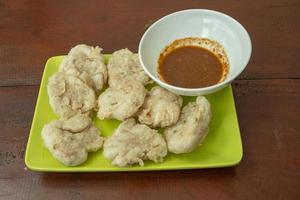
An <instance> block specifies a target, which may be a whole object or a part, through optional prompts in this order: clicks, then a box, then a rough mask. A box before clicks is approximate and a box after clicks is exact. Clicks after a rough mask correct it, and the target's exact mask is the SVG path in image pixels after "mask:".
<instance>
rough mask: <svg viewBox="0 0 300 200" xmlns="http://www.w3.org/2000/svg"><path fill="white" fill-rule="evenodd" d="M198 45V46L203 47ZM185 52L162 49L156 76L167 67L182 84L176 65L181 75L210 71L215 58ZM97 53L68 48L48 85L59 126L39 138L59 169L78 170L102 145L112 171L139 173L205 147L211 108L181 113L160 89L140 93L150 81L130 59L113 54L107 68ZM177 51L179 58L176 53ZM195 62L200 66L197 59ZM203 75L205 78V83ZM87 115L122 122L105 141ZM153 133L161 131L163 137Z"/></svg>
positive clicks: (178, 100)
mask: <svg viewBox="0 0 300 200" xmlns="http://www.w3.org/2000/svg"><path fill="white" fill-rule="evenodd" d="M205 41H206V40H203V41H202V42H203V44H205V45H209V43H205ZM185 42H187V41H185ZM185 44H186V43H185ZM188 44H189V45H190V46H184V47H182V46H180V45H181V42H180V41H175V42H174V44H173V45H175V47H176V48H177V47H178V48H177V49H175V50H170V48H171V46H170V47H168V48H167V49H166V52H167V53H166V55H163V54H161V56H165V58H163V60H161V62H162V63H160V64H163V65H162V67H164V68H163V69H162V68H159V69H160V70H161V69H162V70H166V71H163V73H164V72H167V71H168V70H169V71H172V70H173V68H172V67H174V70H175V73H177V76H178V77H181V78H187V77H188V76H187V77H186V75H184V74H183V75H182V73H181V72H178V71H177V72H176V70H178V69H179V67H178V66H179V65H180V66H181V67H186V71H188V70H190V68H188V67H187V65H188V63H190V64H194V65H196V66H198V67H200V68H201V67H203V66H208V67H209V68H210V67H211V65H214V64H212V61H211V60H210V61H209V59H218V58H217V57H216V56H215V55H214V56H215V58H212V57H210V56H212V55H210V54H213V53H211V52H206V51H208V50H205V49H200V48H199V47H195V46H192V44H191V43H188ZM176 45H177V46H176ZM205 45H204V46H205ZM184 48H186V49H184ZM194 48H198V49H194ZM201 48H202V47H201ZM101 50H102V49H100V48H99V47H91V46H87V45H77V46H75V47H74V48H72V49H71V50H70V52H69V54H68V56H66V57H65V58H64V60H63V61H62V63H61V65H60V68H59V72H57V73H55V74H54V75H53V76H51V77H50V78H49V81H48V85H47V89H48V96H49V103H50V106H51V107H52V109H53V111H54V113H55V114H57V115H58V116H59V117H60V119H59V120H54V121H52V122H50V123H48V124H46V125H45V126H44V128H43V129H42V132H41V135H42V139H43V141H44V144H45V147H46V148H48V149H49V151H50V152H51V154H52V155H53V156H54V157H55V158H56V159H57V160H58V161H60V162H61V163H63V164H64V165H66V166H77V165H80V164H82V163H83V162H85V161H86V160H87V157H88V152H95V151H98V150H99V149H100V148H101V147H102V145H103V149H104V151H103V155H104V157H105V158H106V159H108V160H111V161H112V165H115V166H119V167H126V166H131V165H134V164H139V165H140V166H143V165H144V161H145V160H151V161H154V162H156V163H158V162H162V161H163V159H164V157H165V156H166V155H167V153H168V151H170V152H173V153H176V154H180V153H188V152H191V151H193V150H194V149H195V148H196V147H197V146H198V145H199V144H200V143H201V142H202V141H203V140H204V138H205V137H206V135H207V133H208V129H209V123H210V120H211V108H210V104H209V102H208V101H207V100H206V98H205V97H203V96H199V97H197V99H196V101H195V102H190V103H188V104H187V105H186V106H185V107H184V108H183V109H182V111H181V106H182V103H183V100H182V97H181V96H179V95H176V94H173V93H172V92H170V91H168V90H166V89H164V88H162V87H160V86H155V87H153V88H152V89H151V90H150V91H147V90H146V88H145V87H144V85H146V84H148V83H149V82H150V79H149V77H148V76H147V75H146V74H145V72H144V71H143V69H142V68H141V66H140V63H139V58H138V55H137V54H134V53H132V52H131V51H129V50H128V49H121V50H118V51H116V52H114V53H113V55H112V57H111V58H110V60H109V62H108V68H106V66H105V64H104V60H103V56H102V54H101ZM181 50H183V52H179V51H181ZM200 54H201V55H200ZM199 55H200V57H201V56H202V57H201V59H204V61H200V59H198V58H196V57H197V56H199ZM186 58H187V59H186ZM168 59H170V60H168ZM205 59H206V60H205ZM215 61H216V60H215ZM205 62H211V63H208V64H205ZM215 64H216V63H215ZM212 67H215V66H212ZM223 67H224V66H223ZM171 68H172V70H170V69H171ZM201 70H202V69H201ZM214 70H215V69H214ZM186 71H185V72H186ZM204 71H205V70H204ZM204 71H203V73H204ZM185 72H184V73H185ZM198 72H199V71H198ZM198 72H196V71H191V72H190V73H192V74H193V73H198ZM168 73H169V72H168ZM170 73H171V74H172V73H173V72H170ZM201 73H202V72H201ZM205 73H206V72H205ZM209 73H210V72H209ZM209 73H208V75H207V74H206V75H207V76H211V75H210V74H209ZM214 73H216V74H217V71H215V72H214ZM160 75H163V74H160ZM169 75H170V74H169ZM202 75H203V74H202ZM206 75H205V74H204V75H203V76H206ZM219 75H220V74H219ZM223 75H224V74H223ZM172 76H173V75H172ZM197 77H199V76H197ZM225 77H226V75H225ZM191 79H192V78H191ZM107 80H108V83H109V87H108V88H107V89H106V90H105V91H103V92H102V91H101V92H102V93H101V94H100V95H99V97H98V99H97V100H96V92H99V90H101V89H102V88H103V87H104V86H105V85H106V83H107ZM178 80H179V79H178ZM179 81H180V80H179ZM191 81H192V82H188V84H190V83H191V84H194V82H193V81H194V80H191ZM201 81H203V80H201ZM180 83H183V84H186V83H187V82H180ZM202 83H203V82H202ZM183 86H191V87H192V85H183ZM93 110H97V116H98V118H99V119H100V120H103V119H105V118H108V119H117V120H120V121H122V123H121V124H120V125H119V127H118V128H117V129H116V130H115V131H114V133H113V134H112V135H111V136H110V137H108V138H107V139H106V140H105V139H104V138H103V137H101V132H100V131H99V130H98V129H97V128H96V127H95V126H94V125H93V123H92V119H91V118H90V116H91V112H92V111H93ZM133 117H137V119H138V121H139V122H140V123H137V122H136V121H135V119H134V118H133ZM153 128H165V130H164V133H163V135H162V134H159V133H158V131H157V130H155V129H153Z"/></svg>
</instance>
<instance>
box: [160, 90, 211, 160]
mask: <svg viewBox="0 0 300 200" xmlns="http://www.w3.org/2000/svg"><path fill="white" fill-rule="evenodd" d="M210 120H211V108H210V104H209V102H208V101H207V99H206V98H205V97H203V96H199V97H197V100H196V102H190V103H188V104H187V105H186V106H185V107H184V108H183V109H182V112H181V115H180V118H179V120H178V122H177V123H176V124H175V125H173V126H170V127H168V128H166V129H165V131H164V137H165V139H166V141H167V144H168V150H169V151H170V152H172V153H176V154H180V153H188V152H191V151H193V150H194V149H195V148H196V147H197V146H198V145H199V144H201V142H202V141H203V140H204V139H205V137H206V135H207V133H208V129H209V127H208V126H209V122H210Z"/></svg>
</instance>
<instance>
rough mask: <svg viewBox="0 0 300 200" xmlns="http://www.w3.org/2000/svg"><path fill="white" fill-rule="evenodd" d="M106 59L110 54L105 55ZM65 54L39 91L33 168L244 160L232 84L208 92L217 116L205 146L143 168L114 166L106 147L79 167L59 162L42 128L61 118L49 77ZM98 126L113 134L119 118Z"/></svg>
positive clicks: (53, 62)
mask: <svg viewBox="0 0 300 200" xmlns="http://www.w3.org/2000/svg"><path fill="white" fill-rule="evenodd" d="M105 58H106V61H107V60H108V59H109V55H106V56H105ZM62 59H63V56H55V57H52V58H50V59H49V60H48V61H47V63H46V67H45V69H44V74H43V78H42V82H41V86H40V90H39V95H38V99H37V103H36V108H35V112H34V117H33V120H32V126H31V131H30V135H29V139H28V144H27V149H26V155H25V163H26V166H27V167H28V168H29V169H31V170H36V171H47V172H94V171H146V170H175V169H195V168H215V167H227V166H232V165H236V164H238V163H239V162H240V161H241V159H242V155H243V152H242V143H241V137H240V131H239V125H238V120H237V115H236V111H235V105H234V99H233V95H232V89H231V86H228V87H226V88H224V89H223V90H221V91H219V92H217V93H214V94H211V95H208V96H207V98H208V100H209V101H210V103H211V107H212V113H213V118H212V122H211V124H210V131H209V133H208V136H207V137H206V139H205V140H204V142H203V143H202V145H201V146H199V147H198V148H197V149H196V150H195V151H193V152H192V153H187V154H181V155H176V154H172V153H169V154H168V155H167V156H166V157H165V160H164V162H162V163H154V162H152V161H146V162H145V165H144V166H143V167H140V166H137V165H136V166H133V167H128V168H119V167H114V166H112V165H111V164H110V161H108V160H106V159H105V158H104V157H103V155H102V150H100V151H98V152H96V153H89V157H88V160H87V161H86V162H85V163H84V164H82V165H80V166H77V167H66V166H64V165H62V164H61V163H59V162H58V161H56V160H55V159H54V158H53V157H52V155H51V154H50V152H49V151H48V149H46V148H45V147H44V146H43V141H42V138H41V134H40V133H41V130H42V128H43V126H44V125H45V124H46V123H48V122H50V121H52V120H55V119H57V116H55V114H54V113H53V111H52V109H51V107H50V105H49V103H48V102H49V101H48V95H47V83H48V78H49V77H50V76H51V75H52V74H54V73H55V72H56V71H57V70H58V65H59V63H60V62H61V60H62ZM183 99H184V105H185V104H186V103H187V102H190V101H194V100H195V97H183ZM93 121H94V123H95V125H96V127H97V128H99V129H100V130H101V132H102V135H103V136H109V135H111V134H112V133H113V131H114V130H115V129H116V128H117V126H118V125H119V123H120V122H119V121H117V120H99V119H98V118H97V117H93Z"/></svg>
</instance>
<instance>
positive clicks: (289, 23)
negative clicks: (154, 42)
mask: <svg viewBox="0 0 300 200" xmlns="http://www.w3.org/2000/svg"><path fill="white" fill-rule="evenodd" d="M188 8H207V9H214V10H218V11H221V12H224V13H227V14H229V15H231V16H232V17H234V18H236V19H237V20H238V21H240V22H241V23H242V24H243V25H244V26H245V27H246V29H247V30H248V31H249V33H250V36H251V39H252V42H253V54H252V58H251V60H250V63H249V65H248V67H247V69H246V71H245V72H244V73H243V74H242V75H241V76H240V77H239V78H247V79H249V78H299V77H300V68H299V65H298V60H297V59H296V58H297V57H298V52H299V50H300V49H299V43H300V37H299V34H300V26H299V21H300V14H299V13H300V12H299V10H300V3H299V1H298V0H285V1H278V0H272V1H252V0H246V1H235V0H229V1H226V2H220V1H215V0H213V1H206V0H203V1H195V0H188V1H170V0H166V1H159V0H156V1H136V0H135V1H120V0H116V1H104V0H103V1H88V2H86V1H69V0H64V1H62V0H56V1H45V0H44V1H32V0H31V1H28V0H27V1H11V0H6V1H0V19H1V20H0V30H1V31H0V86H7V85H9V86H11V85H37V84H39V82H40V79H41V74H42V71H43V68H44V64H45V62H46V60H47V59H48V58H49V57H51V56H54V55H61V54H66V53H67V52H68V50H69V49H70V47H72V46H74V45H76V44H78V43H87V44H91V45H100V46H101V47H103V48H104V52H106V53H111V52H113V51H115V50H117V49H120V48H124V47H128V48H130V49H132V50H133V51H137V46H138V43H139V40H140V38H141V36H142V34H143V33H144V31H145V30H146V28H147V27H148V26H149V25H151V24H152V23H153V22H154V21H156V20H157V19H159V18H161V17H162V16H164V15H166V14H168V13H171V12H174V11H178V10H183V9H188Z"/></svg>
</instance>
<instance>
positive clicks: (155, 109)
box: [138, 86, 182, 128]
mask: <svg viewBox="0 0 300 200" xmlns="http://www.w3.org/2000/svg"><path fill="white" fill-rule="evenodd" d="M181 105H182V98H181V96H179V95H176V94H173V93H171V92H169V91H168V90H166V89H164V88H161V87H159V86H156V87H154V88H152V89H151V91H150V92H149V94H148V95H147V96H146V99H145V102H144V104H143V106H142V108H141V109H140V111H139V112H138V119H139V121H140V122H141V123H143V124H147V125H149V126H150V127H162V128H163V127H167V126H170V125H173V124H175V123H176V122H177V121H178V118H179V115H180V107H181Z"/></svg>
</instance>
